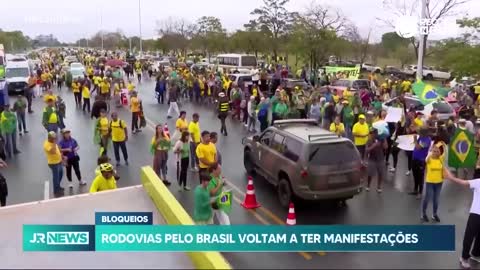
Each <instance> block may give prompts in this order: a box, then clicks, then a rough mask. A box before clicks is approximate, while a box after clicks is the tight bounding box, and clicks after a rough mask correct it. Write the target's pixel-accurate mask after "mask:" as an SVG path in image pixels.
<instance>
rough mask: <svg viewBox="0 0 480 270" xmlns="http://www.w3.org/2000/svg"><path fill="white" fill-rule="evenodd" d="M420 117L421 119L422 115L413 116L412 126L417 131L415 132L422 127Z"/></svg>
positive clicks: (418, 113)
mask: <svg viewBox="0 0 480 270" xmlns="http://www.w3.org/2000/svg"><path fill="white" fill-rule="evenodd" d="M422 117H423V113H421V112H417V114H416V115H415V119H413V125H414V127H415V129H416V130H417V132H418V131H419V130H420V128H421V127H423V126H424V123H423V120H422Z"/></svg>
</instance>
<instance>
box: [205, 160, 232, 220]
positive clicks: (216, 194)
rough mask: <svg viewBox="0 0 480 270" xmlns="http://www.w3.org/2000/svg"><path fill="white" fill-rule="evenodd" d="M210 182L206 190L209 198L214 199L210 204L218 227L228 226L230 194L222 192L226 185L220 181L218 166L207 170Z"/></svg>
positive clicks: (220, 169) (215, 165) (214, 165)
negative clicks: (218, 224)
mask: <svg viewBox="0 0 480 270" xmlns="http://www.w3.org/2000/svg"><path fill="white" fill-rule="evenodd" d="M209 172H210V177H211V178H210V182H209V183H208V186H207V189H208V191H209V192H210V196H211V197H212V198H213V199H215V200H214V201H213V203H212V208H213V212H214V214H215V216H216V217H217V219H218V222H219V223H220V225H230V218H229V217H228V213H230V211H231V209H232V207H231V197H232V194H231V192H224V191H223V187H224V185H225V184H226V183H225V181H224V180H223V179H222V168H221V166H220V164H218V163H214V164H213V165H212V166H210V168H209Z"/></svg>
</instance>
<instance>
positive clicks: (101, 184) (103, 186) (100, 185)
mask: <svg viewBox="0 0 480 270" xmlns="http://www.w3.org/2000/svg"><path fill="white" fill-rule="evenodd" d="M116 188H117V181H116V180H115V177H113V176H112V177H110V178H109V179H105V177H103V175H102V174H100V175H97V176H96V177H95V179H93V182H92V185H91V186H90V193H96V192H99V191H105V190H111V189H116Z"/></svg>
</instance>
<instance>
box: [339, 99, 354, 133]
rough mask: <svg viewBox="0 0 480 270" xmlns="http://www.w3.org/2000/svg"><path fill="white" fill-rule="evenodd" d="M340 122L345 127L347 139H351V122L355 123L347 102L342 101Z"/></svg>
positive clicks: (350, 107)
mask: <svg viewBox="0 0 480 270" xmlns="http://www.w3.org/2000/svg"><path fill="white" fill-rule="evenodd" d="M342 121H343V125H344V126H345V133H346V135H347V138H350V139H353V137H352V127H353V122H354V121H355V115H354V114H353V109H352V106H351V105H350V103H349V102H348V100H344V101H343V109H342Z"/></svg>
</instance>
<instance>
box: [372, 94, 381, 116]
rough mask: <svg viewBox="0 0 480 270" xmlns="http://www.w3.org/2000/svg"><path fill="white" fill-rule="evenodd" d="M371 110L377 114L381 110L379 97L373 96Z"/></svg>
mask: <svg viewBox="0 0 480 270" xmlns="http://www.w3.org/2000/svg"><path fill="white" fill-rule="evenodd" d="M372 106H373V109H374V110H375V112H377V113H379V112H380V111H381V110H382V102H381V101H380V97H379V96H378V95H375V99H374V100H373V102H372Z"/></svg>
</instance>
